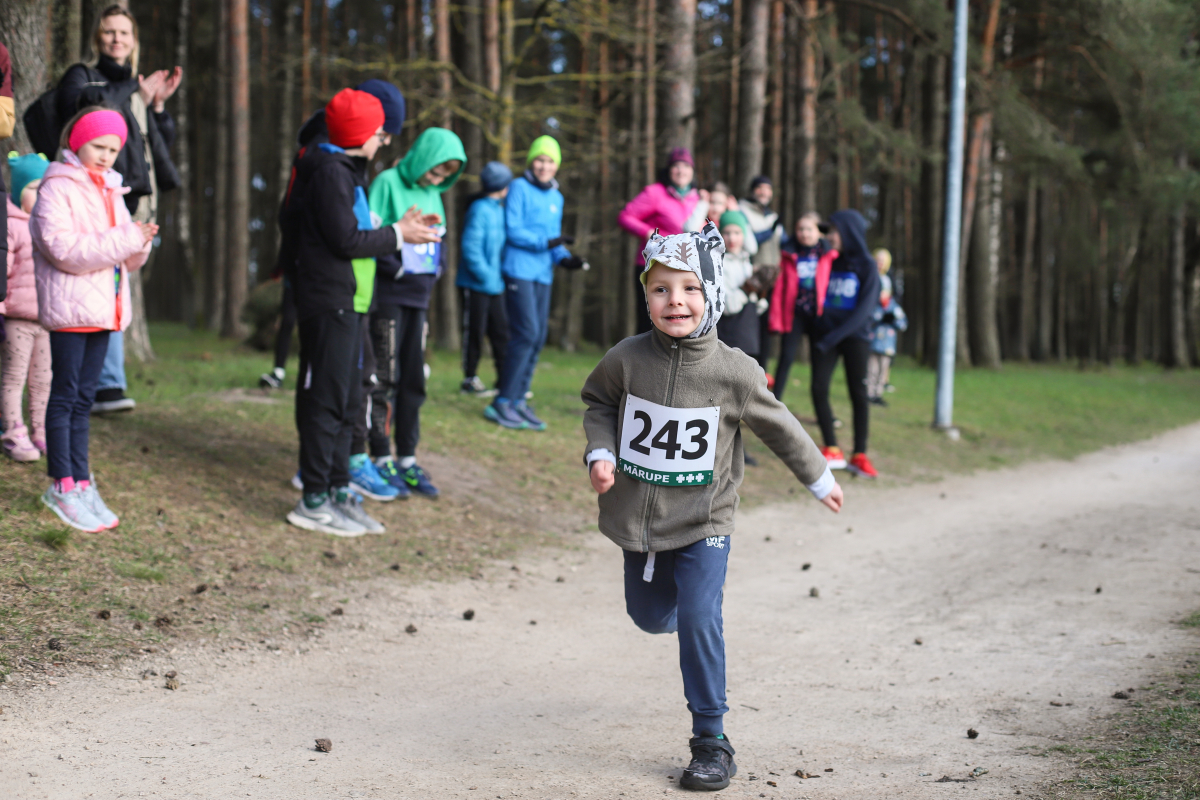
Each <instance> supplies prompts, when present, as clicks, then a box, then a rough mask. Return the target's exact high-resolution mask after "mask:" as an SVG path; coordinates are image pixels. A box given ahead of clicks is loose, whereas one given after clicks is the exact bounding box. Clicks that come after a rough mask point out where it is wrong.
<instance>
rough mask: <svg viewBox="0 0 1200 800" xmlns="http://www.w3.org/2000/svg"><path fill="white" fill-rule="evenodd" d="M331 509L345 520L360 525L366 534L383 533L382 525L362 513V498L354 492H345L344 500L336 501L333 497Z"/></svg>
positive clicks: (364, 512)
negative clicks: (338, 512) (340, 514)
mask: <svg viewBox="0 0 1200 800" xmlns="http://www.w3.org/2000/svg"><path fill="white" fill-rule="evenodd" d="M333 507H334V508H336V509H337V510H338V511H340V512H342V516H344V517H346V519H348V520H350V521H351V522H357V523H358V524H359V525H362V526H363V529H364V530H365V531H366V532H367V533H383V525H382V524H380V522H379V521H378V520H376V519H374V518H373V517H372V516H371V515H370V514H368V513H367V512H366V511H363V507H362V498H361V497H359V496H358V495H357V494H355V493H354V492H346V499H345V500H338V499H336V497H335V498H334V501H333Z"/></svg>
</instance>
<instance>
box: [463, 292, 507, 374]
mask: <svg viewBox="0 0 1200 800" xmlns="http://www.w3.org/2000/svg"><path fill="white" fill-rule="evenodd" d="M461 292H462V309H463V362H462V368H463V378H465V379H468V380H469V379H470V378H474V377H475V376H476V375H477V374H478V372H479V359H480V357H481V356H482V354H483V337H484V336H485V335H486V336H487V338H488V341H489V342H491V343H492V360H493V361H495V362H496V380H497V381H499V379H500V373H501V372H502V371H503V368H504V355H505V353H507V351H508V314H507V313H506V312H505V310H504V294H503V293H501V294H484V293H483V292H473V291H471V290H470V289H462V290H461Z"/></svg>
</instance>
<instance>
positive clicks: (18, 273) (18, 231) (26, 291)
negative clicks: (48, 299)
mask: <svg viewBox="0 0 1200 800" xmlns="http://www.w3.org/2000/svg"><path fill="white" fill-rule="evenodd" d="M5 202H6V203H8V296H7V297H6V298H5V299H4V302H3V303H0V314H3V315H4V316H6V317H9V318H11V319H29V320H36V319H37V318H38V306H37V287H36V286H35V285H34V281H33V242H32V240H31V239H30V238H29V215H28V214H26V213H25V212H24V211H23V210H22V209H21V207H20V206H18V205H16V204H14V203H13V201H12V200H11V199H8V198H5Z"/></svg>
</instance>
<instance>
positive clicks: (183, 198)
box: [175, 0, 196, 327]
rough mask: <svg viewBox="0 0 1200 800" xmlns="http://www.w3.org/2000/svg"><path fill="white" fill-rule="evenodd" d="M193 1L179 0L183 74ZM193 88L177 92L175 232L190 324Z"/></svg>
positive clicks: (192, 300)
mask: <svg viewBox="0 0 1200 800" xmlns="http://www.w3.org/2000/svg"><path fill="white" fill-rule="evenodd" d="M191 24H192V0H179V28H178V34H177V36H176V39H175V63H176V64H178V65H179V66H180V67H181V68H182V69H183V74H184V75H189V74H190V71H191V59H190V58H189V57H188V56H189V54H190V52H191ZM190 95H191V91H190V89H189V87H188V82H187V81H186V80H185V81H183V82H182V83H180V84H179V89H177V90H176V92H175V97H176V111H175V155H176V156H177V160H176V169H177V170H178V172H179V187H178V188H177V189H176V190H175V191H176V193H177V195H176V201H175V203H176V204H175V235H176V237H177V238H178V242H179V245H178V246H179V255H178V257H179V261H180V263H179V265H178V270H177V274H178V275H180V276H181V277H182V284H183V285H182V287H181V289H182V292H183V298H182V301H181V302H180V307H181V308H182V310H183V318H184V321H186V322H187V324H188V327H191V326H193V325H195V324H196V276H195V275H194V273H193V270H194V269H195V263H196V246H195V244H194V241H193V239H192V148H191V140H190V137H191V108H190V106H189V105H188V103H189V102H190V99H191V98H190Z"/></svg>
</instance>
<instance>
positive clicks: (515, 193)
mask: <svg viewBox="0 0 1200 800" xmlns="http://www.w3.org/2000/svg"><path fill="white" fill-rule="evenodd" d="M562 218H563V195H562V192H561V191H559V189H558V181H555V180H552V181H550V183H549V184H548V185H547V184H539V183H538V182H537V181H536V180H534V178H533V175H532V173H531V172H529V171H528V170H526V172H525V174H524V175H522V176H521V177H519V178H516V179H515V180H513V182H512V183H510V184H509V185H508V197H507V198H506V199H505V201H504V231H505V236H506V237H507V242H506V243H505V245H504V258H503V260H502V262H501V270H500V271H501V272H502V273H504V277H505V278H511V279H513V280H518V281H533V282H535V283H542V284H547V285H549V284H551V283H553V282H554V265H555V264H557V263H559V262H560V261H562V260H563V259H567V258H570V257H571V252H570V251H569V250H567V248H565V247H563V246H562V245H561V244H559V245H556V246H555V247H551V246H550V242H551V241H552V240H554V239H558V238H560V237H561V236H562Z"/></svg>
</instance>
